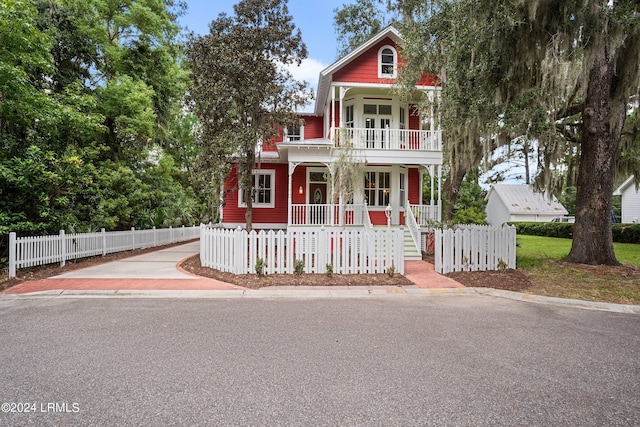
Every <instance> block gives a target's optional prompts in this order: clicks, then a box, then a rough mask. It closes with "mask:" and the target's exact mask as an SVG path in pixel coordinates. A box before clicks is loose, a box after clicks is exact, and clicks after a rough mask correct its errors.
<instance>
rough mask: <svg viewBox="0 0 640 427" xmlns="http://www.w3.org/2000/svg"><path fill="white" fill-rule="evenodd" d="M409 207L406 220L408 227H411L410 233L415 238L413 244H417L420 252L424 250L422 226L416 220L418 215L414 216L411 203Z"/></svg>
mask: <svg viewBox="0 0 640 427" xmlns="http://www.w3.org/2000/svg"><path fill="white" fill-rule="evenodd" d="M407 206H408V208H409V209H407V214H406V216H405V221H406V223H407V227H408V228H409V233H410V234H411V239H412V240H413V244H414V245H415V247H416V249H417V250H418V252H421V251H422V248H421V247H420V241H421V235H420V226H419V225H418V223H417V222H416V217H415V216H413V210H412V209H411V205H410V204H408V203H407Z"/></svg>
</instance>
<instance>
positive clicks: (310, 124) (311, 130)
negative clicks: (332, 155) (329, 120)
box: [302, 116, 324, 139]
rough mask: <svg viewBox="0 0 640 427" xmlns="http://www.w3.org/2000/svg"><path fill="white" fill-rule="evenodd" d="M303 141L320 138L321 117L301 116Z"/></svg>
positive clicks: (322, 123)
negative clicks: (302, 120)
mask: <svg viewBox="0 0 640 427" xmlns="http://www.w3.org/2000/svg"><path fill="white" fill-rule="evenodd" d="M302 118H303V119H304V139H313V138H322V137H323V136H324V135H322V133H323V128H324V119H323V117H322V116H303V117H302Z"/></svg>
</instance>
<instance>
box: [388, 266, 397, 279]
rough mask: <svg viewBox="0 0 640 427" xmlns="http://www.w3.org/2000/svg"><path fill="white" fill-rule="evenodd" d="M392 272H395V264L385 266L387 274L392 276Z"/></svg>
mask: <svg viewBox="0 0 640 427" xmlns="http://www.w3.org/2000/svg"><path fill="white" fill-rule="evenodd" d="M394 274H396V266H395V265H393V264H391V265H390V266H389V268H387V275H388V276H389V277H393V275H394Z"/></svg>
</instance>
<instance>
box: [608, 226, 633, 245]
mask: <svg viewBox="0 0 640 427" xmlns="http://www.w3.org/2000/svg"><path fill="white" fill-rule="evenodd" d="M613 241H614V242H619V243H640V224H613Z"/></svg>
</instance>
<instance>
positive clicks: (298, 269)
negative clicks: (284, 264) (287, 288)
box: [293, 259, 304, 276]
mask: <svg viewBox="0 0 640 427" xmlns="http://www.w3.org/2000/svg"><path fill="white" fill-rule="evenodd" d="M293 272H294V273H295V274H297V275H298V276H299V275H301V274H302V273H304V261H302V260H301V259H297V260H296V262H295V264H294V265H293Z"/></svg>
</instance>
